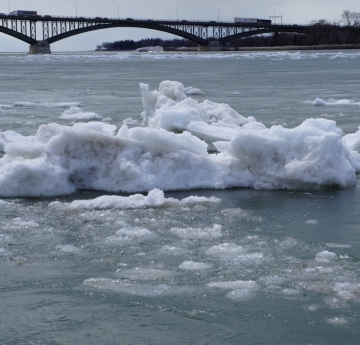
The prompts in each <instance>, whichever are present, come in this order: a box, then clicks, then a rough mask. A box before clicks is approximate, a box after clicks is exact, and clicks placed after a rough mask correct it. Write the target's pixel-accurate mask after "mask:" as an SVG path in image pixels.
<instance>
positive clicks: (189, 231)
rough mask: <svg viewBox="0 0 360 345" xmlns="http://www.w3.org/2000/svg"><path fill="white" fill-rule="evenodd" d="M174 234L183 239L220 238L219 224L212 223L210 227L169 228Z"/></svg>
mask: <svg viewBox="0 0 360 345" xmlns="http://www.w3.org/2000/svg"><path fill="white" fill-rule="evenodd" d="M170 231H171V232H172V233H174V234H175V235H176V236H178V237H181V238H183V239H187V240H190V239H203V240H206V239H213V238H220V237H221V236H222V233H221V225H220V224H214V226H213V227H212V228H191V227H189V228H171V230H170Z"/></svg>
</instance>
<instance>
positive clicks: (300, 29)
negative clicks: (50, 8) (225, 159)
mask: <svg viewBox="0 0 360 345" xmlns="http://www.w3.org/2000/svg"><path fill="white" fill-rule="evenodd" d="M118 27H127V28H143V29H151V30H157V31H163V32H167V33H170V34H173V35H177V36H180V37H183V38H185V39H188V40H191V41H194V42H196V43H198V45H199V51H208V50H221V47H222V45H224V44H226V43H227V42H231V41H234V40H236V39H240V38H243V37H247V36H252V35H259V34H266V33H273V32H294V33H306V32H307V31H308V30H309V26H303V25H283V24H271V23H270V24H269V23H261V22H259V23H235V22H216V21H193V20H191V21H190V20H189V21H188V20H153V19H133V18H126V19H119V18H115V19H114V18H100V17H96V18H84V17H55V16H49V15H45V16H39V15H37V16H18V15H0V32H2V33H4V34H7V35H9V36H12V37H15V38H17V39H19V40H21V41H23V42H26V43H28V44H29V45H30V49H29V54H51V49H50V45H51V44H52V43H55V42H57V41H60V40H63V39H65V38H68V37H71V36H75V35H79V34H82V33H85V32H90V31H94V30H101V29H109V28H118ZM39 38H40V39H39Z"/></svg>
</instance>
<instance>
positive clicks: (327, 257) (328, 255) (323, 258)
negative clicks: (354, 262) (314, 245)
mask: <svg viewBox="0 0 360 345" xmlns="http://www.w3.org/2000/svg"><path fill="white" fill-rule="evenodd" d="M336 258H337V255H336V254H335V253H333V252H329V251H327V250H324V251H322V252H320V253H317V254H316V255H315V260H316V261H317V262H320V263H325V264H327V263H329V262H330V261H331V260H334V259H336Z"/></svg>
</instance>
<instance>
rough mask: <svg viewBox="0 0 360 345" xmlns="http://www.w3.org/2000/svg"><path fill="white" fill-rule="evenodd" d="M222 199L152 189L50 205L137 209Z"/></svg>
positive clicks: (189, 204) (186, 205)
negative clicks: (170, 195) (172, 194)
mask: <svg viewBox="0 0 360 345" xmlns="http://www.w3.org/2000/svg"><path fill="white" fill-rule="evenodd" d="M220 202H221V200H220V199H218V198H215V197H210V198H206V197H198V196H189V197H187V198H184V199H182V200H177V199H174V198H165V196H164V192H163V191H162V190H159V189H153V190H151V191H150V192H149V193H148V195H147V196H145V195H142V194H134V195H130V196H127V197H125V196H115V195H103V196H100V197H98V198H95V199H92V200H74V201H73V202H71V203H61V202H58V201H54V202H52V203H50V204H49V207H56V208H67V209H77V210H82V209H90V210H91V209H96V210H106V209H123V210H124V209H135V208H143V207H173V206H178V207H179V206H180V207H188V206H195V205H200V204H211V203H220Z"/></svg>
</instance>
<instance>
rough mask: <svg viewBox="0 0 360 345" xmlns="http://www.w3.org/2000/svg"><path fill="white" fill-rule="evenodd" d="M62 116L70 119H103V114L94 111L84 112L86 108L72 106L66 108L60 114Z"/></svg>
mask: <svg viewBox="0 0 360 345" xmlns="http://www.w3.org/2000/svg"><path fill="white" fill-rule="evenodd" d="M60 118H61V119H68V120H95V119H101V118H102V116H100V115H98V114H96V113H92V112H90V113H89V112H84V110H82V109H81V108H79V107H70V109H68V110H65V111H64V112H63V113H62V114H61V115H60Z"/></svg>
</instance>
